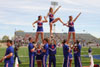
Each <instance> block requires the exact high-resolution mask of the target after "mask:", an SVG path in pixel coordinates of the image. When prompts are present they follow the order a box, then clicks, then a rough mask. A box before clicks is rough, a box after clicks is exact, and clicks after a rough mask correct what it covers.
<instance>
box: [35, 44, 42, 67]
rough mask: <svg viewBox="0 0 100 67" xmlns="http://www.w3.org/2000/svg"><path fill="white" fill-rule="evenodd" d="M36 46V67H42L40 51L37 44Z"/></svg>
mask: <svg viewBox="0 0 100 67" xmlns="http://www.w3.org/2000/svg"><path fill="white" fill-rule="evenodd" d="M37 46H38V47H37V50H36V61H37V67H41V66H42V49H41V45H40V44H39V43H38V44H37Z"/></svg>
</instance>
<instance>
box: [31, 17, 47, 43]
mask: <svg viewBox="0 0 100 67" xmlns="http://www.w3.org/2000/svg"><path fill="white" fill-rule="evenodd" d="M46 22H48V21H47V19H46V17H44V20H42V16H38V20H37V21H35V22H34V23H33V24H32V25H33V27H35V26H34V24H35V23H37V32H36V39H35V42H37V41H38V36H39V34H41V39H42V42H43V39H44V33H43V23H46Z"/></svg>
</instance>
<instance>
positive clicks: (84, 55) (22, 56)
mask: <svg viewBox="0 0 100 67" xmlns="http://www.w3.org/2000/svg"><path fill="white" fill-rule="evenodd" d="M95 55H100V54H95ZM56 56H63V55H56ZM81 56H85V55H81ZM0 57H2V56H0ZM19 57H29V56H19Z"/></svg>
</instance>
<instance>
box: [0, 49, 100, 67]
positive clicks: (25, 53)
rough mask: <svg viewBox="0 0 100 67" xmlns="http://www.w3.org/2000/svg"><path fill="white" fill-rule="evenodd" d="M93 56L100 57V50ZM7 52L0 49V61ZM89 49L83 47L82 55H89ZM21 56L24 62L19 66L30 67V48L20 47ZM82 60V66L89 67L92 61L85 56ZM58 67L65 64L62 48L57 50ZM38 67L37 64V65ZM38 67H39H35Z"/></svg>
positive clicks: (95, 50)
mask: <svg viewBox="0 0 100 67" xmlns="http://www.w3.org/2000/svg"><path fill="white" fill-rule="evenodd" d="M92 50H93V55H100V48H92ZM5 51H6V48H0V59H1V57H2V56H4V54H5ZM87 51H88V48H87V47H83V48H82V51H81V55H88V52H87ZM19 56H20V60H21V61H22V64H20V65H19V67H29V66H28V65H29V58H28V48H27V47H20V49H19ZM81 60H82V66H88V65H89V64H90V59H89V58H86V57H84V56H81ZM94 62H95V64H100V59H99V60H98V59H94ZM56 63H57V66H56V67H62V63H63V50H62V48H57V54H56ZM3 65H4V63H0V67H3ZM35 65H36V63H35ZM35 67H37V66H35ZM72 67H74V59H73V63H72Z"/></svg>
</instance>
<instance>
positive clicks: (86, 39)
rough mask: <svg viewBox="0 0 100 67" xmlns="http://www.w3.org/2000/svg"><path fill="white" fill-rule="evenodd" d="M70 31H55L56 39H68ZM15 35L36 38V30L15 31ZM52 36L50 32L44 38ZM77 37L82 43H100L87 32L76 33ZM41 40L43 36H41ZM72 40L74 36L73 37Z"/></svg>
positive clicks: (22, 37) (60, 40)
mask: <svg viewBox="0 0 100 67" xmlns="http://www.w3.org/2000/svg"><path fill="white" fill-rule="evenodd" d="M67 35H68V33H54V37H55V40H56V41H57V43H59V42H62V40H63V39H67ZM15 36H16V37H17V38H21V39H26V40H27V39H28V38H29V37H33V38H34V39H35V32H15ZM49 36H50V34H49V33H44V38H48V37H49ZM76 39H79V40H80V41H81V43H85V44H87V43H93V44H94V45H96V44H100V40H99V39H98V38H96V37H94V36H93V35H91V34H87V33H76ZM39 40H40V41H39V42H41V38H40V37H39ZM71 40H72V37H71Z"/></svg>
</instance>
